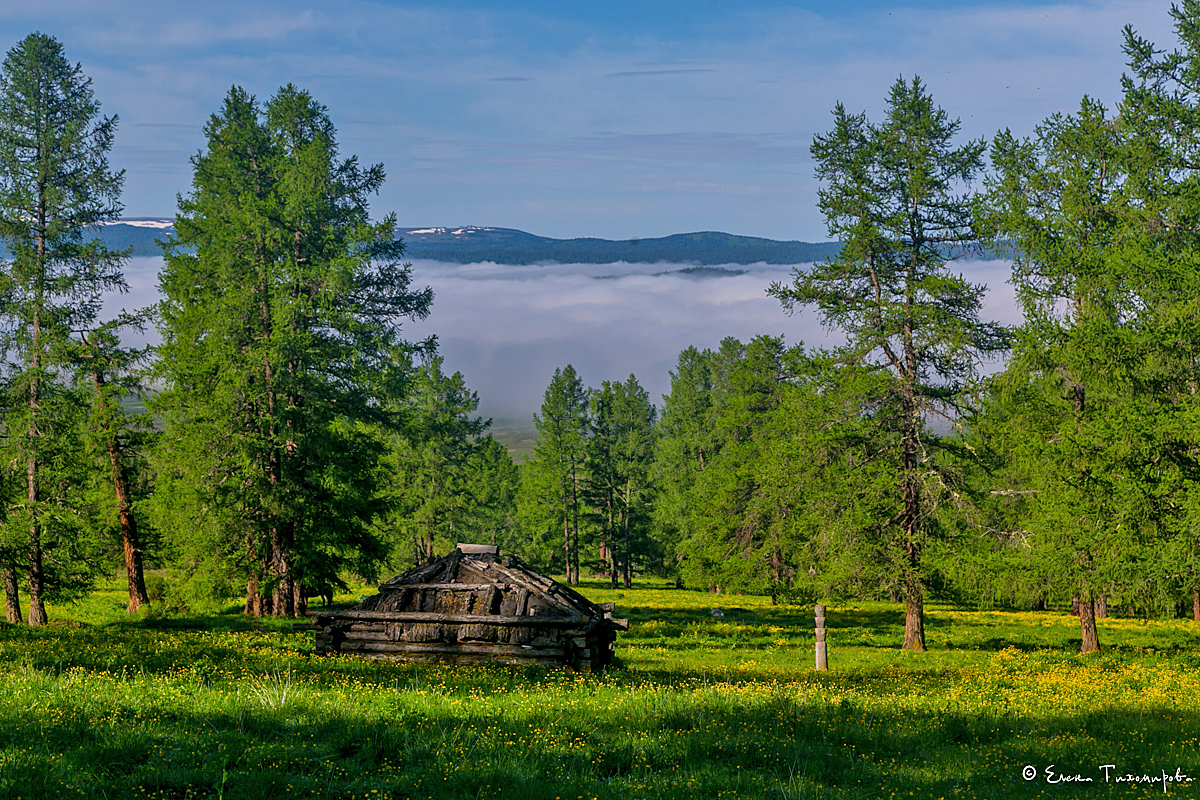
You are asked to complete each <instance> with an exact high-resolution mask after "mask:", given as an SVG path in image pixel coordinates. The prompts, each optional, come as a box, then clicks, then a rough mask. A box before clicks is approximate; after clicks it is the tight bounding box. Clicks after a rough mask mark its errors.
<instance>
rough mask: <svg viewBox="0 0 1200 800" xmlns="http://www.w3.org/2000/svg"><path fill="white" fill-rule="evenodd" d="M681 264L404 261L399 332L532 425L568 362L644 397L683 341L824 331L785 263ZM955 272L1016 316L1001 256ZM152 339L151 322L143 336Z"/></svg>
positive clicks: (144, 280)
mask: <svg viewBox="0 0 1200 800" xmlns="http://www.w3.org/2000/svg"><path fill="white" fill-rule="evenodd" d="M161 265H162V259H161V258H135V259H132V260H131V263H130V265H129V268H128V270H127V272H126V277H127V279H128V281H129V284H130V293H129V294H128V295H125V296H121V297H115V298H112V299H110V301H109V302H108V303H107V304H106V307H105V311H106V312H107V313H112V312H113V311H115V310H117V309H119V308H121V307H127V308H133V307H137V306H141V305H146V304H149V303H152V302H154V301H155V300H156V299H157V289H156V284H157V273H158V270H159V268H160V267H161ZM685 267H686V265H669V264H600V265H597V264H563V265H551V266H522V267H515V266H506V265H503V264H490V263H485V264H467V265H459V264H445V263H441V262H436V261H415V262H413V277H414V285H416V286H426V285H428V286H432V287H433V291H434V294H435V299H434V304H433V310H432V313H431V314H430V315H429V318H428V319H426V320H423V321H421V322H409V323H406V325H405V331H406V334H407V336H408V337H409V338H411V339H419V338H424V337H426V336H429V335H431V334H433V335H436V336H437V337H438V342H439V351H440V352H441V354H442V355H443V356H444V357H445V359H446V362H445V367H446V369H447V370H448V371H451V372H453V371H456V370H457V371H460V372H462V373H463V376H464V377H465V378H466V381H467V384H468V385H469V386H470V387H471V388H472V389H474V390H476V391H477V392H478V393H479V397H480V413H482V414H483V415H485V416H490V417H494V418H495V419H496V422H497V423H498V424H504V425H507V426H514V427H532V423H531V417H532V415H533V413H534V412H536V411H537V410H538V408H539V406H540V405H541V402H542V393H543V392H544V391H545V388H546V384H547V383H548V382H549V380H550V377H551V376H552V375H553V374H554V370H555V369H556V368H558V367H562V366H564V365H566V364H568V363H569V364H573V365H574V366H575V369H576V370H577V371H578V372H579V374H580V377H581V378H582V379H583V381H584V382H585V383H587V384H588V385H589V386H598V385H599V384H600V382H601V381H605V380H624V379H625V378H627V377H628V376H629V374H630V373H633V374H634V375H637V377H638V380H639V381H640V382H641V384H642V385H643V386H644V387H646V389H647V390H649V392H650V396H651V397H652V398H653V400H654V401H655V403H658V402H660V397H661V395H663V394H666V393H667V392H668V391H669V390H670V380H671V379H670V375H669V372H670V370H671V369H672V368H673V366H674V365H675V361H676V358H677V357H678V355H679V351H680V350H682V349H684V348H685V347H687V346H688V345H695V346H696V347H699V348H705V347H715V346H717V344H718V343H719V342H720V341H721V339H722V338H724V337H726V336H734V337H737V338H739V339H741V340H743V341H745V340H748V339H750V338H751V337H753V336H755V335H757V334H769V335H773V336H778V335H782V336H784V337H785V339H786V340H787V341H788V342H789V343H792V344H794V343H796V342H800V341H803V342H805V343H806V344H809V345H823V344H829V343H832V342H834V341H835V339H834V338H833V336H832V334H830V333H829V332H828V331H826V330H824V329H823V328H822V326H821V324H820V320H819V319H818V317H817V315H816V314H815V313H814V312H813V311H812V310H803V311H798V312H797V313H796V314H794V315H793V316H791V317H789V316H788V315H787V314H785V313H784V311H783V309H782V308H781V307H780V305H779V302H778V301H776V300H774V299H773V298H770V297H768V296H767V295H766V288H767V286H769V285H770V284H771V282H772V281H787V280H788V279H789V278H790V276H791V269H790V268H787V267H777V266H767V265H762V264H759V265H753V266H735V265H731V266H729V267H727V269H729V270H744V271H745V272H744V274H740V275H730V276H726V277H717V278H712V277H708V278H697V277H694V276H688V275H685V274H661V273H671V272H672V271H674V270H680V269H684V268H685ZM958 267H959V269H960V270H961V272H962V273H963V274H964V276H965V277H966V278H967V279H968V280H970V281H972V282H974V283H983V284H986V285H987V286H988V287H989V291H988V294H987V299H986V305H985V316H986V317H987V318H990V319H993V320H996V321H999V322H1004V323H1008V324H1015V323H1017V322H1019V321H1020V313H1019V312H1018V311H1017V309H1016V304H1015V301H1014V298H1013V291H1012V287H1011V286H1009V285H1008V283H1007V279H1008V275H1009V266H1008V264H1007V263H1005V262H1000V261H969V262H967V261H964V262H961V263H960V264H959V265H958ZM144 338H145V340H147V341H157V336H156V335H154V334H153V333H152V332H151V333H149V334H148V335H147V336H146V337H144Z"/></svg>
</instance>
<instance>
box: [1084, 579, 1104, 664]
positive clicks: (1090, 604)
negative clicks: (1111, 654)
mask: <svg viewBox="0 0 1200 800" xmlns="http://www.w3.org/2000/svg"><path fill="white" fill-rule="evenodd" d="M1079 630H1080V632H1081V633H1082V634H1083V643H1082V644H1081V645H1080V646H1079V654H1080V655H1085V656H1086V655H1087V654H1088V653H1098V652H1100V637H1099V636H1098V635H1097V634H1096V604H1095V602H1094V601H1093V600H1092V595H1091V594H1090V593H1085V594H1084V595H1082V596H1080V598H1079Z"/></svg>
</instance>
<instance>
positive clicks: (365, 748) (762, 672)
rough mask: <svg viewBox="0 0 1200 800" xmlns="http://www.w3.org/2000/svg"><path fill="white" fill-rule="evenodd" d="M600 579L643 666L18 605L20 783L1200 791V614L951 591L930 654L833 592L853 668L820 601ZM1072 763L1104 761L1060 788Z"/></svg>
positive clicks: (5, 792) (353, 789)
mask: <svg viewBox="0 0 1200 800" xmlns="http://www.w3.org/2000/svg"><path fill="white" fill-rule="evenodd" d="M362 591H365V590H362V589H360V590H359V592H362ZM585 591H586V593H588V594H589V595H590V596H591V597H593V598H594V599H595V600H598V601H604V600H613V601H614V602H616V603H617V606H618V613H619V614H620V615H623V616H629V617H630V619H631V620H632V627H631V629H630V631H629V632H628V633H627V634H624V635H622V636H621V637H620V639H619V640H618V655H619V656H620V658H621V659H622V660H623V661H624V664H625V666H624V668H622V669H617V670H613V671H611V672H609V673H607V674H604V675H590V674H584V675H579V674H572V673H565V672H560V671H546V670H544V669H540V668H538V669H525V668H506V667H495V668H468V667H443V666H435V665H398V664H392V663H387V662H380V661H370V660H365V659H361V658H357V657H352V656H340V657H317V656H315V655H313V652H312V641H311V636H310V635H309V634H304V633H294V632H291V630H290V625H289V624H288V623H287V622H280V621H263V622H261V623H258V624H252V623H251V622H249V621H247V620H245V619H244V618H242V617H241V616H240V615H237V614H235V613H227V614H221V615H218V616H214V617H182V618H157V619H156V618H153V617H151V618H128V617H127V616H126V615H125V614H124V612H123V611H121V608H122V607H123V599H122V598H123V593H122V592H121V591H120V589H119V587H118V586H115V585H114V586H113V587H112V588H111V589H110V590H108V591H106V592H101V593H97V594H95V595H93V596H91V597H89V598H88V599H87V600H86V601H85V602H83V603H81V604H78V605H75V606H67V607H62V608H58V607H55V608H52V609H51V613H52V615H53V616H54V617H55V618H56V619H57V620H58V621H57V622H56V623H55V624H53V625H52V626H51V627H50V628H48V629H44V630H36V631H35V630H30V629H28V628H24V627H16V626H12V625H0V796H3V797H20V798H26V799H27V800H31V799H32V798H62V797H79V798H89V799H91V798H95V799H96V800H100V798H115V797H122V798H125V797H137V798H209V797H211V798H263V797H279V798H284V797H287V798H291V797H319V798H355V800H365V799H366V798H480V797H513V796H519V797H521V798H522V799H523V800H563V798H571V800H579V799H580V798H591V799H592V800H609V799H610V798H611V799H612V800H616V798H680V799H681V800H697V798H720V797H724V798H771V800H782V799H783V798H801V797H803V798H893V797H928V798H949V797H971V798H1006V797H1012V796H1020V797H1039V796H1041V797H1064V796H1068V797H1097V796H1099V797H1122V798H1125V797H1142V796H1146V797H1150V796H1154V797H1158V796H1162V795H1163V794H1164V788H1165V789H1166V794H1167V795H1168V796H1180V797H1191V796H1197V794H1198V793H1200V792H1198V789H1200V783H1198V782H1197V781H1192V782H1190V783H1185V782H1180V783H1176V782H1173V781H1172V782H1168V783H1165V784H1164V783H1163V778H1162V777H1161V776H1162V775H1163V774H1164V773H1168V774H1170V775H1171V776H1172V777H1174V776H1175V775H1176V774H1177V773H1176V770H1178V771H1179V772H1178V774H1180V775H1187V776H1200V738H1198V736H1200V734H1198V733H1197V731H1200V670H1198V667H1200V656H1198V654H1197V638H1198V637H1197V633H1198V628H1197V626H1196V625H1195V624H1194V623H1191V622H1190V621H1185V620H1170V621H1159V622H1143V621H1138V620H1122V619H1107V620H1101V621H1100V623H1099V624H1100V631H1101V637H1102V639H1103V640H1104V641H1105V642H1106V643H1107V649H1106V651H1105V652H1104V653H1102V654H1100V655H1099V656H1095V657H1090V658H1086V659H1085V658H1080V657H1078V656H1076V655H1074V651H1075V649H1076V648H1077V647H1078V626H1077V623H1076V622H1075V620H1074V619H1072V618H1070V617H1068V616H1066V615H1062V614H1053V613H1005V612H977V611H964V610H958V609H954V608H950V607H934V608H932V609H931V610H930V613H929V619H928V626H929V640H930V644H931V648H932V649H931V652H929V653H926V654H912V653H907V652H903V651H900V650H899V649H897V648H898V644H899V642H900V641H901V638H902V631H903V609H902V608H901V607H900V606H897V605H889V604H880V603H871V604H861V603H858V604H841V605H832V606H831V607H830V611H829V615H828V624H829V627H830V632H829V642H830V650H831V656H830V661H831V666H832V669H831V671H829V672H827V673H816V672H814V671H813V670H812V669H811V663H812V645H813V631H812V618H811V609H810V608H808V607H793V606H772V605H770V602H769V600H767V599H765V598H756V597H728V596H715V595H708V594H703V593H698V592H687V591H673V590H667V589H665V588H656V587H654V586H653V585H651V586H647V587H644V588H637V589H634V590H619V591H614V590H612V589H608V588H604V587H603V586H602V585H601V584H598V583H597V584H591V585H589V586H588V587H586V588H585ZM355 594H357V592H356V593H355ZM354 599H355V596H346V597H341V598H339V600H340V601H342V602H345V603H349V602H352V601H353V600H354ZM718 604H720V605H721V606H722V608H723V611H724V613H725V616H724V617H722V618H718V617H714V616H713V615H712V614H711V611H710V609H711V608H712V607H713V606H714V605H718ZM735 605H736V608H735V607H732V606H735ZM1105 764H1112V765H1114V766H1113V767H1112V768H1110V770H1109V781H1108V782H1107V783H1106V782H1105V775H1104V772H1103V770H1102V769H1101V765H1105ZM1052 765H1053V766H1052ZM1027 768H1030V769H1032V770H1033V772H1034V775H1033V777H1032V778H1031V779H1029V780H1026V778H1025V777H1024V776H1023V770H1025V769H1027ZM1047 770H1049V771H1050V773H1049V776H1048V775H1047ZM1061 775H1068V776H1075V775H1078V776H1079V777H1080V778H1090V779H1091V782H1090V783H1082V782H1081V783H1074V782H1072V783H1067V784H1063V783H1050V782H1049V780H1050V778H1053V777H1057V776H1061ZM1125 775H1132V776H1137V777H1139V778H1140V777H1141V776H1146V778H1147V780H1146V781H1145V782H1142V783H1135V782H1132V781H1123V782H1121V783H1117V782H1115V781H1114V778H1115V777H1117V776H1122V777H1123V776H1125Z"/></svg>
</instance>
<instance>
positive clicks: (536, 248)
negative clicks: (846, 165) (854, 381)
mask: <svg viewBox="0 0 1200 800" xmlns="http://www.w3.org/2000/svg"><path fill="white" fill-rule="evenodd" d="M172 224H173V220H171V219H162V218H145V219H131V220H122V221H121V222H117V223H111V224H108V225H105V226H103V227H102V228H101V229H100V231H99V233H98V234H94V235H96V236H98V237H99V238H100V239H102V240H104V242H105V244H107V245H108V246H109V247H113V248H116V249H125V248H128V247H132V248H133V255H135V256H156V255H160V254H161V252H162V251H161V250H160V249H159V247H158V244H157V242H158V241H165V240H166V239H168V238H170V237H171V236H173V235H174V234H175V229H174V227H172ZM396 235H397V236H399V237H400V238H401V239H403V240H404V244H405V255H406V256H407V257H408V258H419V259H428V260H431V261H446V262H449V263H452V264H471V263H475V262H480V261H491V262H494V263H497V264H513V265H527V264H539V263H559V264H615V263H617V262H621V261H624V262H627V263H645V264H658V263H665V264H690V265H693V266H697V267H712V266H718V265H721V264H742V265H745V264H758V263H766V264H803V263H808V262H812V261H820V260H822V259H825V258H829V257H832V256H835V255H837V252H838V249H839V248H840V247H841V246H840V245H839V244H838V243H837V242H818V243H813V242H789V241H776V240H774V239H762V238H758V237H755V236H735V235H733V234H729V233H719V232H716V231H704V232H700V233H677V234H675V235H673V236H663V237H659V238H653V239H627V240H623V241H619V240H612V239H595V238H590V237H586V238H579V239H551V238H549V237H546V236H535V235H534V234H532V233H526V232H524V231H519V230H514V229H512V228H486V227H477V226H473V225H467V226H462V227H458V228H398V229H397V230H396Z"/></svg>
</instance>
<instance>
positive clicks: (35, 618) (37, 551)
mask: <svg viewBox="0 0 1200 800" xmlns="http://www.w3.org/2000/svg"><path fill="white" fill-rule="evenodd" d="M44 588H45V576H44V574H43V573H42V542H41V539H40V537H39V536H38V528H37V525H36V524H35V525H33V526H32V527H31V528H30V529H29V624H30V625H34V626H42V625H45V624H46V604H45V602H44V601H43V599H42V591H43V589H44Z"/></svg>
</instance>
